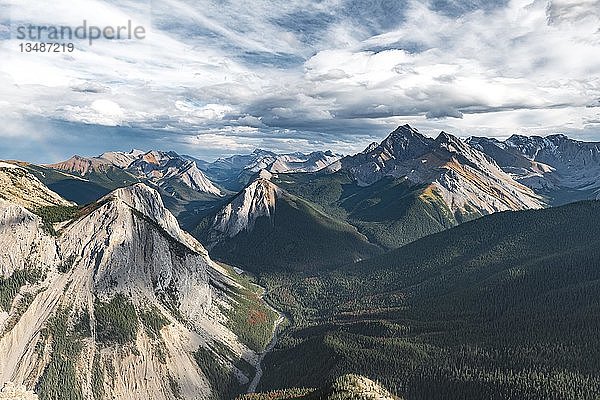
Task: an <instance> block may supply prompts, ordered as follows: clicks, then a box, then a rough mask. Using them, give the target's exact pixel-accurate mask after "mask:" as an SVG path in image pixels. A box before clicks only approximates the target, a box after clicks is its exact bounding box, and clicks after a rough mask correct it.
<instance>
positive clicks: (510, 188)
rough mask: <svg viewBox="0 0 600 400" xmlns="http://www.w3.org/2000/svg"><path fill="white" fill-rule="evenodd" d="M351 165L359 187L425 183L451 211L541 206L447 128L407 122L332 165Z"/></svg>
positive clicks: (535, 197) (430, 193) (432, 196)
mask: <svg viewBox="0 0 600 400" xmlns="http://www.w3.org/2000/svg"><path fill="white" fill-rule="evenodd" d="M339 169H346V170H348V171H349V172H350V173H351V174H352V175H353V176H354V178H355V180H356V182H357V184H358V185H360V186H369V185H372V184H373V183H375V182H377V181H379V180H381V179H382V178H384V177H386V176H391V177H397V178H402V177H404V178H405V179H407V181H408V182H410V183H412V184H414V185H423V186H425V187H426V189H425V191H424V195H423V196H422V197H423V198H424V199H425V200H432V199H435V200H436V201H439V200H441V201H442V202H443V203H444V204H445V206H447V207H448V209H450V211H452V212H453V213H459V214H464V215H468V214H480V215H485V214H489V213H493V212H497V211H506V210H522V209H530V208H541V207H543V206H544V205H545V204H544V202H543V200H542V198H541V197H540V196H538V195H536V194H535V193H534V192H533V191H532V190H531V189H529V188H528V187H526V186H524V185H522V184H521V183H519V182H517V181H515V180H514V179H513V178H512V177H511V176H510V175H509V174H507V173H506V172H504V171H503V170H502V169H501V168H500V167H499V166H498V165H497V164H496V162H495V161H494V160H493V159H492V158H490V157H488V156H487V155H486V154H484V153H482V152H481V151H479V150H477V149H475V148H474V147H472V146H470V145H469V144H468V143H465V142H463V141H462V140H460V139H459V138H457V137H455V136H453V135H450V134H448V133H446V132H441V133H440V134H439V136H438V137H437V138H436V139H431V138H428V137H425V136H424V135H422V134H421V133H419V132H418V131H417V130H416V129H414V128H411V127H410V126H408V125H405V126H401V127H399V128H398V129H396V130H395V131H394V132H392V133H391V134H390V135H389V136H388V137H387V138H386V139H385V140H383V141H382V142H381V144H379V145H378V146H374V145H373V144H371V145H370V146H369V147H368V148H367V149H365V151H363V152H362V153H359V154H357V155H355V156H352V157H346V158H344V159H342V160H341V161H340V163H338V165H336V166H335V168H331V171H332V172H335V171H337V170H339Z"/></svg>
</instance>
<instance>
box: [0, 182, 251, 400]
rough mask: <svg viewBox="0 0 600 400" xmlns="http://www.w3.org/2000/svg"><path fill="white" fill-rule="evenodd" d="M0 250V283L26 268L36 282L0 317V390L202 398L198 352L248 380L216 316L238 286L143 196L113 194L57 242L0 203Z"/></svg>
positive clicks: (245, 354)
mask: <svg viewBox="0 0 600 400" xmlns="http://www.w3.org/2000/svg"><path fill="white" fill-rule="evenodd" d="M0 241H1V242H2V244H3V246H2V248H0V260H1V261H2V268H3V270H2V274H3V276H4V277H6V278H8V279H13V277H14V276H16V275H15V271H26V270H28V269H29V268H31V265H33V266H35V268H36V270H39V271H40V272H41V273H40V274H37V275H35V277H34V278H31V279H29V280H27V281H26V282H21V283H22V285H21V284H20V283H19V285H20V287H17V292H16V293H15V298H14V300H13V301H12V306H11V307H10V308H9V309H8V310H0V360H2V362H0V382H4V381H7V382H8V381H10V382H14V383H15V384H16V385H25V387H27V388H33V387H39V388H40V390H42V391H45V392H46V393H48V391H52V390H59V391H60V392H65V393H67V392H68V393H75V394H76V395H77V396H78V397H81V398H83V399H86V400H88V399H89V400H92V399H94V400H96V399H97V398H98V397H97V396H98V394H99V393H100V396H101V398H106V399H140V400H141V399H159V400H162V399H165V400H166V399H175V398H186V399H187V398H194V399H196V398H210V397H211V396H212V392H213V390H214V387H212V386H211V385H212V383H211V380H210V379H209V375H207V374H206V373H205V371H207V370H206V368H207V367H206V366H205V365H199V363H198V361H197V359H196V358H195V356H194V353H195V352H196V351H197V350H198V349H199V348H203V349H205V351H206V352H208V354H212V355H213V357H214V361H213V362H216V363H219V364H221V365H223V366H224V367H225V368H226V369H230V370H233V371H234V372H235V375H237V376H238V377H239V379H240V381H243V380H244V379H246V380H247V379H248V378H247V377H246V376H244V375H243V374H242V373H241V372H240V371H238V370H237V369H236V367H235V366H234V362H235V360H236V359H239V358H244V359H245V360H247V361H248V362H250V363H253V362H254V361H255V360H256V359H257V357H258V356H257V354H256V352H254V351H253V350H250V349H249V348H248V347H247V346H246V345H244V344H243V343H242V342H241V341H240V339H239V338H238V337H237V336H236V334H234V333H233V332H232V331H231V329H230V328H228V325H227V317H226V316H225V315H224V314H223V312H222V310H223V309H224V308H227V307H230V305H229V304H230V303H228V301H229V300H228V297H227V296H228V294H227V292H225V291H224V290H223V288H224V287H235V286H236V282H235V281H233V280H232V279H231V278H230V277H229V276H228V275H227V272H226V271H225V270H223V269H222V268H221V267H219V266H217V265H216V264H214V263H213V261H212V260H211V259H210V258H209V256H208V253H207V252H206V250H205V249H204V247H202V245H201V244H200V243H198V242H197V241H196V240H195V239H193V238H192V237H191V236H190V235H189V234H187V233H186V232H184V231H182V230H181V229H180V227H179V225H178V224H177V221H176V219H175V218H174V217H173V215H172V214H171V213H170V212H169V211H167V210H166V209H165V207H164V204H163V203H162V200H161V197H160V196H159V194H158V192H156V191H155V190H153V189H151V188H149V187H148V186H145V185H144V184H136V185H133V186H130V187H127V188H123V189H118V190H116V191H114V192H112V193H111V194H109V195H107V196H106V197H104V198H103V199H101V200H100V201H98V202H97V203H96V204H93V205H90V206H88V207H87V208H86V209H84V210H82V215H80V216H79V217H78V218H77V219H75V220H72V221H70V222H68V223H66V224H65V225H64V226H63V227H62V228H61V229H60V230H59V231H58V234H57V236H51V235H50V234H48V233H47V232H45V231H44V230H43V229H42V227H41V220H40V218H39V217H37V216H36V215H34V214H32V213H31V212H29V211H27V210H26V209H24V208H23V207H22V206H20V205H17V204H14V203H10V202H7V201H0ZM0 308H1V305H0ZM215 343H216V344H215ZM217 348H227V349H228V353H227V354H228V355H227V357H225V356H223V354H220V353H217V352H215V350H214V349H217ZM56 374H59V375H61V376H62V377H61V381H60V382H66V383H64V384H60V383H59V381H56V380H55V379H56V378H53V377H56V376H57V375H56ZM63 375H64V376H63ZM57 385H62V386H60V387H59V386H57ZM11 390H12V389H11ZM0 398H2V397H0Z"/></svg>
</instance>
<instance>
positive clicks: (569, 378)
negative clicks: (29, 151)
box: [0, 125, 600, 400]
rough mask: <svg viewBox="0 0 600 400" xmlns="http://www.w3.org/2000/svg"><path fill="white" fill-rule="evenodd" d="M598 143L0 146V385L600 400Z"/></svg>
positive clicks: (96, 394) (91, 390)
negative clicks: (234, 149)
mask: <svg viewBox="0 0 600 400" xmlns="http://www.w3.org/2000/svg"><path fill="white" fill-rule="evenodd" d="M599 154H600V145H599V144H597V143H586V142H580V141H575V140H572V139H569V138H567V137H566V136H564V135H551V136H548V137H545V138H541V137H536V136H532V137H525V136H518V135H513V136H511V137H509V138H508V139H507V140H505V141H499V140H496V139H490V138H482V137H471V138H468V139H466V140H462V139H460V138H457V137H456V136H453V135H451V134H449V133H446V132H441V133H439V134H438V135H437V136H436V137H435V138H431V137H428V136H425V135H423V134H421V133H420V132H419V131H418V130H417V129H414V128H413V127H410V126H408V125H404V126H400V127H398V128H397V129H395V130H394V131H393V132H391V133H390V134H389V135H388V136H387V137H386V138H385V139H383V140H382V141H381V142H379V143H372V144H370V145H369V146H367V147H366V148H365V150H364V151H362V152H360V153H358V154H354V155H348V156H342V155H338V154H334V153H332V152H330V151H323V152H312V153H309V154H303V153H288V154H276V153H274V152H270V151H266V150H256V151H254V152H252V153H251V154H248V155H235V156H230V157H223V158H219V159H217V160H215V161H213V162H207V161H203V160H199V159H196V158H194V157H192V156H189V155H180V154H178V153H175V152H172V151H159V150H152V151H140V150H131V151H129V152H119V151H112V152H105V153H103V154H101V155H98V156H95V157H81V156H73V157H72V158H70V159H69V160H66V161H63V162H59V163H55V164H48V165H35V164H31V163H27V162H25V161H2V162H0V184H1V185H0V243H1V244H2V246H1V247H0V360H2V362H1V363H0V380H1V381H2V382H8V383H7V384H6V385H5V386H4V388H0V399H1V398H4V397H2V396H3V395H4V394H5V393H19V394H18V395H16V394H10V396H13V397H14V396H17V398H19V399H25V398H34V397H35V396H36V394H37V396H39V398H40V399H43V400H46V399H61V400H62V399H69V400H70V399H73V400H80V399H86V400H88V399H89V400H92V399H93V400H100V399H113V398H114V399H120V398H123V399H125V398H127V399H130V398H132V399H148V398H152V399H196V398H215V399H233V398H235V397H236V396H238V395H243V393H244V392H246V391H248V390H250V391H254V390H255V389H258V390H259V391H262V392H264V393H250V394H246V395H243V396H242V397H240V399H247V400H250V399H263V398H269V399H291V398H296V399H300V398H303V399H307V400H308V399H317V398H327V399H332V400H333V399H345V398H348V399H350V398H359V399H363V398H365V399H366V398H389V399H398V398H406V399H448V398H452V399H453V398H462V399H469V400H471V399H473V400H475V399H481V398H486V399H488V398H489V399H532V400H533V399H535V400H541V399H556V400H558V399H561V400H562V399H574V400H575V399H593V398H597V396H600V378H599V377H600V365H598V362H597V360H598V359H600V357H598V354H597V349H598V348H600V347H598V346H597V343H596V342H595V339H594V338H595V337H596V336H597V335H595V333H597V331H598V326H597V322H596V318H595V317H594V316H595V315H597V313H598V304H600V297H599V296H598V294H597V293H599V292H598V290H597V289H598V288H597V287H596V286H597V285H596V282H597V281H598V273H599V270H598V266H599V265H600V255H599V254H598V251H597V249H598V248H600V247H599V246H598V243H596V242H597V238H598V232H597V230H598V229H597V227H598V221H600V211H599V206H598V204H599V203H598V202H597V201H595V199H598V196H599V193H600V192H599V190H600V155H599ZM581 200H584V201H581ZM574 201H578V202H574ZM559 205H560V206H559ZM357 374H358V375H357ZM32 391H33V392H35V393H36V394H33V392H32ZM19 396H20V397H19Z"/></svg>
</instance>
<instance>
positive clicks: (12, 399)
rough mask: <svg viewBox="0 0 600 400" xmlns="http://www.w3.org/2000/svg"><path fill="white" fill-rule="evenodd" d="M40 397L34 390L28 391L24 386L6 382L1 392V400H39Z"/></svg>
mask: <svg viewBox="0 0 600 400" xmlns="http://www.w3.org/2000/svg"><path fill="white" fill-rule="evenodd" d="M37 399H38V396H37V394H35V393H34V392H33V390H27V389H26V388H25V386H23V385H15V384H14V383H12V382H6V383H5V384H4V387H3V388H2V389H1V390H0V400H37Z"/></svg>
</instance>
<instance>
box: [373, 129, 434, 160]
mask: <svg viewBox="0 0 600 400" xmlns="http://www.w3.org/2000/svg"><path fill="white" fill-rule="evenodd" d="M432 142H433V140H432V139H431V138H428V137H426V136H424V135H422V134H421V133H420V132H419V131H418V130H416V129H414V128H412V127H411V126H410V125H408V124H407V125H402V126H399V127H398V128H396V130H394V131H393V132H392V133H390V134H389V136H388V137H387V138H385V139H384V140H383V141H382V142H381V145H380V146H379V147H380V148H381V149H382V150H384V151H386V152H388V153H390V155H393V156H394V157H395V158H399V159H407V158H414V157H418V156H420V155H422V154H424V153H425V152H427V151H428V150H429V147H430V146H431V144H432Z"/></svg>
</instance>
